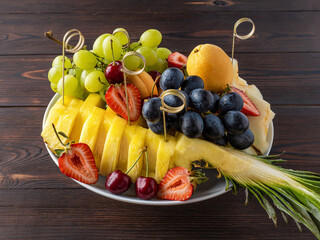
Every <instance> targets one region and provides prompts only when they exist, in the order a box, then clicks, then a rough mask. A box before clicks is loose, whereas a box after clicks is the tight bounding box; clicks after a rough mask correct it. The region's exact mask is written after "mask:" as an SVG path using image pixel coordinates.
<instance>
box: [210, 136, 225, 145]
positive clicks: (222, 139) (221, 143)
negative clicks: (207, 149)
mask: <svg viewBox="0 0 320 240" xmlns="http://www.w3.org/2000/svg"><path fill="white" fill-rule="evenodd" d="M213 143H215V144H217V145H220V146H225V145H227V143H228V140H227V137H226V135H224V136H223V137H222V138H219V139H218V140H216V141H213Z"/></svg>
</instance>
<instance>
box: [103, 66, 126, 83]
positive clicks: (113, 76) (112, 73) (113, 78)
mask: <svg viewBox="0 0 320 240" xmlns="http://www.w3.org/2000/svg"><path fill="white" fill-rule="evenodd" d="M121 69H122V62H121V61H114V62H112V63H110V64H109V65H108V66H107V68H106V70H105V73H104V74H105V76H106V78H107V80H108V82H109V83H110V84H116V83H122V82H123V73H122V72H121Z"/></svg>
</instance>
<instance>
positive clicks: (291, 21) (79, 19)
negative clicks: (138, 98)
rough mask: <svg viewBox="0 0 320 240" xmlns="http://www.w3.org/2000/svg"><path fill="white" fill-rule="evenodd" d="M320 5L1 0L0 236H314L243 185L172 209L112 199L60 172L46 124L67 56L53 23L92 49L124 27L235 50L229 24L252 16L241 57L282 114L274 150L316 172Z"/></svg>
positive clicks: (289, 0) (168, 43)
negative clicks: (59, 58)
mask: <svg viewBox="0 0 320 240" xmlns="http://www.w3.org/2000/svg"><path fill="white" fill-rule="evenodd" d="M77 2H78V3H77ZM80 2H81V3H80ZM319 10H320V2H319V1H317V0H305V1H299V0H282V1H255V0H246V1H240V0H233V1H230V0H219V1H218V0H217V1H192V0H190V1H186V0H176V1H169V0H168V1H148V0H142V1H139V3H138V2H135V1H128V0H110V1H97V0H96V1H91V2H89V1H66V0H63V1H62V0H57V1H49V0H42V1H36V0H25V1H12V0H2V1H1V3H0V73H1V74H0V133H1V138H0V165H1V166H0V180H1V181H0V216H1V217H0V239H151V238H155V239H209V238H212V239H238V240H239V239H246V240H247V239H259V240H261V239H268V240H269V239H303V240H306V239H315V237H314V236H313V235H312V234H311V233H310V232H309V231H308V230H307V229H306V228H305V227H303V233H299V231H298V229H297V228H296V226H295V223H294V222H293V220H291V219H290V220H289V223H288V224H285V223H284V222H283V220H282V218H281V216H280V215H279V216H278V219H279V223H278V227H277V228H275V227H274V225H273V223H272V222H271V221H270V220H269V219H268V217H267V214H266V213H265V212H264V210H263V209H262V208H261V207H260V205H259V204H258V202H257V201H255V200H254V201H253V202H252V203H251V204H249V205H248V206H247V207H245V206H244V200H245V196H244V192H243V191H240V193H239V194H238V195H236V196H234V195H233V194H232V193H231V192H229V193H227V194H224V195H223V196H219V197H217V198H214V199H210V200H207V201H204V202H200V203H196V204H191V205H184V206H176V207H150V206H138V205H132V204H126V203H121V202H117V201H114V200H110V199H108V198H104V197H102V196H99V195H97V194H95V193H93V192H90V191H88V190H86V189H84V188H83V187H81V186H79V185H78V184H76V183H75V182H73V181H71V180H70V179H68V178H67V177H65V176H64V175H63V174H61V173H60V171H59V169H58V168H57V166H56V165H55V164H54V162H53V161H52V160H51V158H50V157H49V155H48V153H47V151H46V149H45V146H44V144H43V142H42V138H41V137H40V132H41V122H42V117H43V114H44V111H45V108H46V106H47V104H48V102H49V100H50V99H51V97H52V96H53V92H52V91H51V89H50V85H49V81H48V80H47V71H48V69H49V68H50V66H51V61H52V60H53V58H54V57H55V56H56V55H59V54H61V47H60V46H59V45H57V44H56V43H54V42H52V41H50V40H48V39H46V38H45V37H44V36H43V33H44V32H45V31H48V30H50V29H52V30H53V31H54V34H55V36H56V37H57V38H59V39H61V38H62V36H63V34H64V33H65V32H66V31H67V30H69V29H71V28H78V29H80V30H81V31H82V33H83V34H84V36H85V38H86V44H87V45H88V46H89V48H90V47H91V46H92V43H93V41H94V39H95V38H96V37H98V36H99V35H100V34H102V33H105V32H112V31H113V29H114V28H116V27H124V28H126V29H127V30H128V32H129V33H130V35H131V37H132V38H133V39H135V40H136V39H138V38H139V36H140V34H141V33H142V32H143V31H144V30H146V29H149V28H156V29H158V30H160V31H161V32H162V33H163V43H162V46H165V47H168V48H169V49H171V50H173V51H179V52H183V53H185V54H188V53H189V52H190V51H191V50H192V49H193V47H195V46H196V45H198V44H201V43H213V44H217V45H219V46H221V47H222V48H223V49H224V50H225V51H226V52H227V53H228V54H230V51H231V43H232V37H231V36H232V28H233V24H234V23H235V21H236V20H238V19H239V18H241V17H250V18H252V19H253V21H254V22H255V24H256V33H255V35H254V38H252V39H250V40H246V41H237V42H236V53H235V58H237V59H238V60H239V68H240V76H242V77H243V78H244V79H246V80H248V82H249V83H251V84H256V85H257V86H258V87H259V89H260V90H261V92H262V93H263V95H264V97H265V99H266V100H267V101H269V102H270V103H271V104H272V109H273V110H274V112H275V113H276V117H275V119H274V126H275V139H274V145H273V148H272V153H281V152H282V151H284V150H285V151H286V154H285V158H286V159H290V161H288V162H286V163H284V164H283V165H284V166H285V167H287V168H295V169H305V170H312V171H316V172H320V160H319V159H320V158H319V157H320V151H319V149H320V107H319V106H320V94H319V93H320V92H319V88H320V81H319V79H320V29H319V22H320V13H319Z"/></svg>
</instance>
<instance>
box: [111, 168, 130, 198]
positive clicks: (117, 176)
mask: <svg viewBox="0 0 320 240" xmlns="http://www.w3.org/2000/svg"><path fill="white" fill-rule="evenodd" d="M130 185H131V178H130V177H129V176H128V175H127V174H125V173H123V172H122V171H121V170H115V171H113V172H111V173H110V174H109V175H108V177H107V180H106V183H105V187H106V189H107V190H109V191H110V192H112V193H114V194H121V193H124V192H125V191H127V190H128V189H129V187H130Z"/></svg>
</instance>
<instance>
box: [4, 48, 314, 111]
mask: <svg viewBox="0 0 320 240" xmlns="http://www.w3.org/2000/svg"><path fill="white" fill-rule="evenodd" d="M186 54H187V53H186ZM54 57H55V55H48V56H42V55H38V56H6V57H4V56H2V57H0V65H1V66H2V69H4V70H3V71H0V72H1V75H0V106H46V105H47V104H48V103H49V101H50V99H51V98H52V96H53V95H54V93H53V92H52V90H51V88H50V82H49V81H48V80H47V71H48V69H49V68H50V67H51V61H52V60H53V59H54ZM235 57H236V58H238V60H239V68H240V70H239V73H240V76H242V77H243V78H244V79H246V80H247V81H248V83H250V84H256V85H257V86H258V87H259V89H260V90H261V92H262V94H263V95H264V97H265V99H267V100H268V101H269V102H271V104H276V105H283V104H295V105H319V104H320V95H319V90H318V89H320V82H319V81H318V80H319V78H320V70H319V69H320V54H319V53H286V54H281V53H268V54H265V53H264V54H262V53H251V54H245V53H237V54H236V56H235ZM284 91H285V93H286V94H283V92H284Z"/></svg>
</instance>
